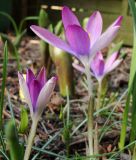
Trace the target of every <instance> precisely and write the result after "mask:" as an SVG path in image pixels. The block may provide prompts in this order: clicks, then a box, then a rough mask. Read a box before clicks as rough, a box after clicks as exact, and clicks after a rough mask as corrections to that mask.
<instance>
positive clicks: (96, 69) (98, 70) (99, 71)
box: [91, 59, 104, 78]
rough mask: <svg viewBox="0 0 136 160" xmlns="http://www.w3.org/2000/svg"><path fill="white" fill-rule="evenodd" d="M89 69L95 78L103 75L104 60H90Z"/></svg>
mask: <svg viewBox="0 0 136 160" xmlns="http://www.w3.org/2000/svg"><path fill="white" fill-rule="evenodd" d="M91 70H92V72H93V74H94V75H95V77H96V78H98V77H101V76H103V74H104V61H103V60H101V59H98V60H97V61H95V62H94V61H92V63H91Z"/></svg>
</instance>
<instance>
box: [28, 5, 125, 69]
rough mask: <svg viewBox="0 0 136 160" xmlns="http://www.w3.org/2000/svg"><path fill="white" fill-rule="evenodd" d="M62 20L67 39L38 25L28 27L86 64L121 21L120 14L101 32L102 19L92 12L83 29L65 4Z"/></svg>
mask: <svg viewBox="0 0 136 160" xmlns="http://www.w3.org/2000/svg"><path fill="white" fill-rule="evenodd" d="M62 22H63V25H64V29H65V36H66V40H67V41H63V40H62V39H60V38H59V37H57V36H56V35H54V34H53V33H51V32H49V31H48V30H47V29H44V28H41V27H39V26H36V25H32V26H31V27H30V28H31V29H32V31H33V32H34V33H35V34H36V35H37V36H39V37H40V38H41V39H43V40H44V41H46V42H47V43H49V44H51V45H53V46H55V47H58V48H60V49H62V50H65V51H66V52H68V53H70V54H72V55H74V56H76V57H77V58H78V59H79V60H80V61H81V62H82V63H83V64H84V66H86V65H87V64H89V63H90V61H91V59H92V56H94V55H95V54H96V53H97V52H98V51H100V50H102V49H103V48H105V47H106V46H108V45H109V44H110V43H111V41H112V40H113V39H114V38H115V36H116V35H117V32H118V30H119V28H120V24H121V22H122V16H119V17H118V18H117V19H116V20H115V22H113V23H112V24H111V25H110V26H109V28H108V29H107V30H106V31H105V32H104V33H102V28H103V21H102V17H101V14H100V12H98V11H96V12H94V13H93V14H92V15H91V16H90V18H89V20H88V23H87V25H86V28H85V29H83V28H82V27H81V25H80V23H79V21H78V19H77V17H76V16H75V15H74V13H73V12H72V11H71V10H70V9H69V8H68V7H66V6H65V7H63V9H62Z"/></svg>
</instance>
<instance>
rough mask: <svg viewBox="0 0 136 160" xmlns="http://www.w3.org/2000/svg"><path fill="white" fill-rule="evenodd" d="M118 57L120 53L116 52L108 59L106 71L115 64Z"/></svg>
mask: <svg viewBox="0 0 136 160" xmlns="http://www.w3.org/2000/svg"><path fill="white" fill-rule="evenodd" d="M117 57H118V52H115V53H113V54H112V55H110V56H109V57H108V59H107V60H106V63H105V69H106V68H110V67H111V66H112V64H113V63H114V61H115V60H116V59H117Z"/></svg>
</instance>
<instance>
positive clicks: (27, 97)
mask: <svg viewBox="0 0 136 160" xmlns="http://www.w3.org/2000/svg"><path fill="white" fill-rule="evenodd" d="M18 79H19V85H20V89H21V91H22V93H23V96H24V98H25V101H26V103H27V104H28V106H29V109H30V113H31V117H32V116H33V107H32V102H31V97H30V93H29V89H28V86H27V84H26V81H25V79H24V77H23V75H22V74H21V73H19V72H18Z"/></svg>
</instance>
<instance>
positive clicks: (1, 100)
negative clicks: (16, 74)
mask: <svg viewBox="0 0 136 160" xmlns="http://www.w3.org/2000/svg"><path fill="white" fill-rule="evenodd" d="M7 63H8V47H7V42H6V43H5V46H4V61H3V73H2V88H1V94H0V128H1V127H2V113H3V105H4V91H5V86H6V77H7Z"/></svg>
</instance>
